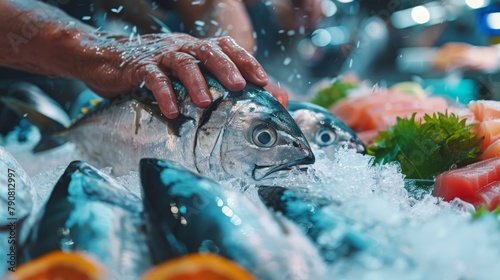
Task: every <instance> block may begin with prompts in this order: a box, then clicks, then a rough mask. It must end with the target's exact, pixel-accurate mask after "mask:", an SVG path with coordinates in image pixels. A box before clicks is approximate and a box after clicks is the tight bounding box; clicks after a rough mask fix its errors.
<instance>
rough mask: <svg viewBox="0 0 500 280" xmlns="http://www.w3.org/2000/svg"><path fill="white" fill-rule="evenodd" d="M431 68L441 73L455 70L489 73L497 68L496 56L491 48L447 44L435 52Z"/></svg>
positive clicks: (495, 52)
mask: <svg viewBox="0 0 500 280" xmlns="http://www.w3.org/2000/svg"><path fill="white" fill-rule="evenodd" d="M432 66H433V67H434V68H435V69H437V70H439V71H443V72H445V71H451V70H455V69H465V70H472V71H490V70H494V69H496V68H497V67H498V55H497V51H496V49H495V48H493V47H475V46H472V45H469V44H463V43H448V44H446V45H444V46H443V47H442V48H440V49H438V50H437V51H436V53H435V54H434V59H433V61H432Z"/></svg>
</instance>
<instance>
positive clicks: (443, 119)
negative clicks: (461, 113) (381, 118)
mask: <svg viewBox="0 0 500 280" xmlns="http://www.w3.org/2000/svg"><path fill="white" fill-rule="evenodd" d="M415 115H416V113H414V114H413V115H412V117H411V118H409V119H408V118H400V117H398V118H397V121H396V124H395V125H394V126H393V127H390V128H388V129H387V130H386V131H381V132H379V136H378V137H377V138H376V139H375V140H374V142H373V144H372V145H371V146H370V147H368V154H370V155H373V156H375V162H376V163H387V162H391V161H398V162H399V163H400V164H401V171H402V172H403V174H405V175H406V178H410V179H433V178H434V176H436V175H438V174H440V173H443V172H444V171H447V170H449V169H450V167H452V166H453V165H456V166H458V167H460V166H463V165H466V164H469V163H472V162H474V161H475V160H476V158H477V157H478V155H479V154H480V152H481V146H480V142H481V140H482V139H480V138H477V137H476V133H475V132H472V131H471V128H472V127H473V126H474V125H467V124H466V123H465V119H462V120H460V119H459V117H458V116H457V115H455V114H453V113H451V114H449V115H448V113H444V114H443V113H437V114H436V113H435V114H433V115H432V116H429V115H427V114H426V115H425V116H424V120H425V122H422V121H420V120H419V121H415Z"/></svg>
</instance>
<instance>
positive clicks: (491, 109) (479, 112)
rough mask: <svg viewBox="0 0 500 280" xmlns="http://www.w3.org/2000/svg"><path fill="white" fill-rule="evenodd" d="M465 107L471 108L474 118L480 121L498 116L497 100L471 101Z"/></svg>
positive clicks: (499, 112)
mask: <svg viewBox="0 0 500 280" xmlns="http://www.w3.org/2000/svg"><path fill="white" fill-rule="evenodd" d="M467 107H468V108H469V109H471V111H472V112H473V113H474V115H475V116H476V118H477V119H478V120H479V121H481V122H482V121H488V120H493V119H498V118H500V102H498V101H495V100H477V101H471V102H470V103H469V104H468V105H467Z"/></svg>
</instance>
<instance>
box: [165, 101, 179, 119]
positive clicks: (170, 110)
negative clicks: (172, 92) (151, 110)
mask: <svg viewBox="0 0 500 280" xmlns="http://www.w3.org/2000/svg"><path fill="white" fill-rule="evenodd" d="M166 111H167V112H163V114H164V115H165V117H167V118H169V119H175V118H177V116H179V110H178V109H177V106H175V104H173V103H167V110H166Z"/></svg>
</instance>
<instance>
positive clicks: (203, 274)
mask: <svg viewBox="0 0 500 280" xmlns="http://www.w3.org/2000/svg"><path fill="white" fill-rule="evenodd" d="M141 279H142V280H195V279H196V280H197V279H203V280H255V279H256V278H255V277H253V276H252V275H251V274H250V273H248V272H247V271H246V270H245V269H243V268H242V267H241V266H239V265H238V264H236V263H234V262H232V261H230V260H228V259H226V258H223V257H221V256H219V255H216V254H191V255H187V256H183V257H180V258H176V259H173V260H169V261H166V262H164V263H162V264H159V265H157V266H156V267H154V268H152V269H151V270H150V271H148V272H146V273H145V274H144V275H143V276H142V278H141Z"/></svg>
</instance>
